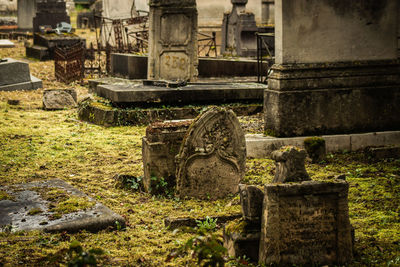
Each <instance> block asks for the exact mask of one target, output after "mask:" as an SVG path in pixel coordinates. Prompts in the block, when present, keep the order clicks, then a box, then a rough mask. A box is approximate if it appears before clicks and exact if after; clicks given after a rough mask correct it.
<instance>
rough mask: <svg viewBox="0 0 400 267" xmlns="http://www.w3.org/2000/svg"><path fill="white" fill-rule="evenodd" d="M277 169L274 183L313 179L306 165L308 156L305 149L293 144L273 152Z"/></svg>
mask: <svg viewBox="0 0 400 267" xmlns="http://www.w3.org/2000/svg"><path fill="white" fill-rule="evenodd" d="M271 157H272V159H273V160H275V165H276V171H275V177H274V180H273V181H272V182H273V183H288V182H302V181H308V180H311V179H310V176H309V175H308V173H307V171H306V167H305V165H304V162H305V159H306V157H307V152H306V151H305V150H302V149H299V148H297V147H293V146H287V147H282V148H281V149H279V150H276V151H274V152H272V154H271Z"/></svg>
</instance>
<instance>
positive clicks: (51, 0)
mask: <svg viewBox="0 0 400 267" xmlns="http://www.w3.org/2000/svg"><path fill="white" fill-rule="evenodd" d="M60 22H67V23H70V18H69V16H68V14H67V6H66V3H65V2H64V1H58V0H38V1H37V3H36V16H35V17H34V18H33V31H34V32H38V31H40V29H39V27H40V26H42V25H49V26H51V27H53V28H56V26H57V23H60Z"/></svg>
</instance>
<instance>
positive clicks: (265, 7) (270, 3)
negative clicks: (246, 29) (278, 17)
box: [261, 0, 275, 25]
mask: <svg viewBox="0 0 400 267" xmlns="http://www.w3.org/2000/svg"><path fill="white" fill-rule="evenodd" d="M274 4H275V1H274V0H261V23H262V24H268V25H272V24H275V8H274Z"/></svg>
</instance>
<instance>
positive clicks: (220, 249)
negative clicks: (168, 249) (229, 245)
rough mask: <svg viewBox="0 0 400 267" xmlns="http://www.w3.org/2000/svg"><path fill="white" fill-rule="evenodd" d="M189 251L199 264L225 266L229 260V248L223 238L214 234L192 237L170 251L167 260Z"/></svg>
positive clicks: (213, 266) (214, 266) (215, 266)
mask: <svg viewBox="0 0 400 267" xmlns="http://www.w3.org/2000/svg"><path fill="white" fill-rule="evenodd" d="M188 253H189V254H191V255H192V259H194V260H195V261H196V265H197V266H212V267H222V266H225V263H226V261H227V256H226V253H227V250H226V248H225V247H224V246H223V244H222V241H221V239H220V238H219V237H218V236H217V235H214V234H211V235H207V236H205V235H199V236H196V237H193V238H190V239H189V240H187V241H186V243H185V244H183V245H181V246H180V247H178V248H177V249H176V250H174V251H173V252H172V253H170V254H169V255H168V257H167V259H166V261H167V262H169V261H171V260H172V259H174V258H176V257H182V256H185V255H187V254H188Z"/></svg>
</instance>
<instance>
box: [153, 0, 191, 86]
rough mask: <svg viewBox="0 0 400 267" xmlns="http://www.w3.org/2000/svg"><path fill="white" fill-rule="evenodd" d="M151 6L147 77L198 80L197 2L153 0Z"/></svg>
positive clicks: (187, 0) (188, 0)
mask: <svg viewBox="0 0 400 267" xmlns="http://www.w3.org/2000/svg"><path fill="white" fill-rule="evenodd" d="M149 5H150V14H149V21H150V24H149V48H148V50H149V64H148V72H147V76H148V79H149V80H184V81H195V80H196V79H197V76H198V71H197V66H198V57H197V10H196V1H195V0H185V1H176V0H175V1H171V0H151V1H150V3H149Z"/></svg>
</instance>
